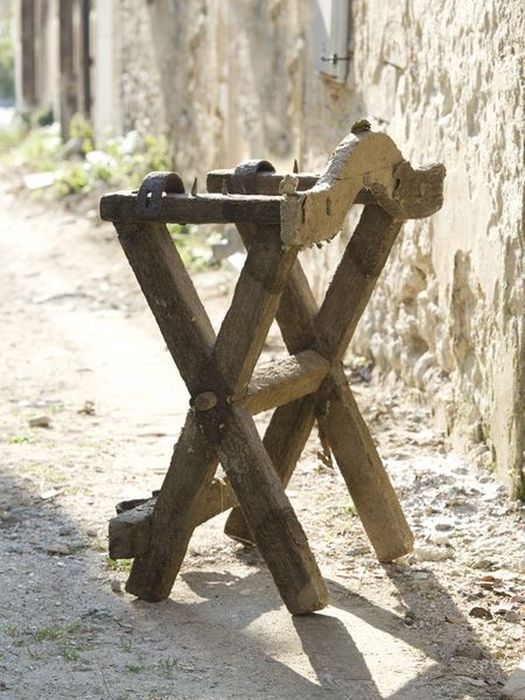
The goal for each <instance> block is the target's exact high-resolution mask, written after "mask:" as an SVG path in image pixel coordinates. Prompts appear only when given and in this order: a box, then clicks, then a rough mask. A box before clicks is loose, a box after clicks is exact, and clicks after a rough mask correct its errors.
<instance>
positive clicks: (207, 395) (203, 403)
mask: <svg viewBox="0 0 525 700" xmlns="http://www.w3.org/2000/svg"><path fill="white" fill-rule="evenodd" d="M217 403H218V399H217V396H216V394H214V393H213V391H203V392H202V394H197V396H196V397H195V398H194V399H193V400H192V402H191V404H192V406H193V407H194V408H196V409H197V411H209V410H210V409H212V408H215V406H216V405H217Z"/></svg>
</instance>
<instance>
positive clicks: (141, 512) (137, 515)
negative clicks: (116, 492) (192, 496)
mask: <svg viewBox="0 0 525 700" xmlns="http://www.w3.org/2000/svg"><path fill="white" fill-rule="evenodd" d="M156 502H157V499H156V498H150V499H149V500H147V501H146V503H143V504H142V505H140V506H137V507H136V508H132V509H131V510H126V511H124V512H123V513H121V514H120V515H117V516H116V517H115V518H112V519H111V520H110V521H109V556H110V557H111V558H112V559H133V557H137V556H140V555H142V554H144V553H145V552H146V551H147V550H148V548H149V546H150V542H151V523H152V518H153V509H154V507H155V504H156ZM236 504H237V499H236V498H235V494H234V493H233V489H232V487H231V486H230V483H229V482H228V481H227V480H226V479H218V478H214V479H213V481H212V482H211V484H209V485H208V486H207V487H206V489H205V491H204V492H203V494H202V496H201V499H200V501H199V504H198V507H197V508H196V512H195V523H194V526H195V527H197V526H198V525H201V524H202V523H204V522H206V521H207V520H210V519H211V518H213V517H214V516H215V515H218V514H219V513H222V512H223V511H225V510H228V508H232V507H233V506H234V505H236Z"/></svg>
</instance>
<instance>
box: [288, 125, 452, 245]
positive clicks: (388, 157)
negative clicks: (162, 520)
mask: <svg viewBox="0 0 525 700" xmlns="http://www.w3.org/2000/svg"><path fill="white" fill-rule="evenodd" d="M444 176H445V168H444V167H443V166H442V165H433V166H430V167H429V168H423V169H420V170H414V169H413V168H412V166H411V165H410V164H409V163H407V161H405V160H404V158H403V156H402V155H401V152H400V151H399V149H398V148H397V146H396V145H395V144H394V142H393V141H392V139H390V138H389V137H388V136H387V135H386V134H382V133H377V132H373V131H370V130H369V129H364V130H360V131H359V132H358V133H350V134H349V135H348V136H347V137H346V138H344V139H343V141H341V143H340V144H339V146H338V147H337V148H336V149H335V151H334V152H333V153H332V155H331V157H330V160H329V162H328V166H327V168H326V170H325V171H324V172H323V173H322V174H321V176H320V178H319V180H318V181H317V182H316V184H315V185H314V186H313V187H312V188H311V189H310V190H307V191H305V192H295V193H292V194H290V195H288V196H284V197H283V201H282V203H281V229H282V234H281V235H282V239H283V242H284V243H285V245H286V244H290V245H299V246H301V247H305V246H308V245H311V244H312V243H316V242H320V241H323V240H330V239H331V238H333V237H334V236H335V235H337V234H338V233H339V232H340V231H341V229H342V227H343V223H344V220H345V217H346V214H347V212H348V209H349V208H350V206H351V205H352V204H353V203H354V202H355V200H356V197H357V195H358V193H359V192H360V191H361V190H362V189H363V188H364V189H367V190H369V191H370V192H371V193H372V194H373V196H374V198H375V199H376V200H377V202H378V203H379V204H380V205H381V207H383V209H385V211H387V212H388V213H389V214H390V215H391V216H393V217H395V218H398V219H406V218H421V217H425V216H429V215H430V214H433V213H434V212H436V211H437V210H438V209H439V208H440V207H441V206H442V203H443V179H444Z"/></svg>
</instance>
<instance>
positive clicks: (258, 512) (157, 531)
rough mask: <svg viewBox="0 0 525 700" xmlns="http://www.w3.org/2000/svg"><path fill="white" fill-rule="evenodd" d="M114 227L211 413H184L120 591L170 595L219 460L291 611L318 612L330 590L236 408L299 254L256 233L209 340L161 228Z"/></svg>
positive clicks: (268, 231)
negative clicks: (144, 543) (145, 541)
mask: <svg viewBox="0 0 525 700" xmlns="http://www.w3.org/2000/svg"><path fill="white" fill-rule="evenodd" d="M116 228H117V231H118V234H119V239H120V242H121V244H122V247H123V249H124V251H125V253H126V256H127V257H128V260H129V262H130V264H131V266H132V268H133V270H134V272H135V275H136V277H137V279H138V281H139V283H140V286H141V288H142V291H143V292H144V295H145V296H146V299H147V300H148V303H149V305H150V307H151V309H152V311H153V313H154V315H155V318H156V320H157V323H158V325H159V327H160V329H161V332H162V334H163V336H164V339H165V341H166V344H167V346H168V349H169V351H170V352H171V354H172V356H173V358H174V360H175V362H176V364H177V367H178V369H179V371H180V373H181V375H182V377H183V379H184V381H185V382H186V384H187V386H188V389H189V391H190V394H191V396H192V397H193V400H194V406H195V407H196V408H209V409H210V410H195V409H192V410H191V411H190V412H189V414H188V417H187V419H186V424H185V426H184V428H183V430H182V433H181V435H180V438H179V440H178V442H177V445H176V446H175V450H174V453H173V457H172V460H171V464H170V467H169V470H168V472H167V474H166V478H165V480H164V483H163V485H162V488H161V490H160V493H159V495H158V498H157V502H156V505H155V509H154V512H153V518H152V523H151V535H150V544H149V547H148V549H147V551H146V552H144V553H142V554H139V555H138V556H137V557H136V558H135V560H134V563H133V568H132V571H131V575H130V577H129V580H128V582H127V586H126V590H128V591H129V592H131V593H134V594H135V595H137V596H139V597H140V598H143V599H146V600H150V601H157V600H162V599H164V598H166V597H167V596H168V595H169V593H170V591H171V588H172V585H173V583H174V580H175V577H176V575H177V572H178V571H179V568H180V566H181V564H182V560H183V558H184V554H185V552H186V549H187V545H188V542H189V539H190V537H191V534H192V532H193V529H194V527H195V524H196V523H195V521H196V514H197V511H198V508H199V504H200V502H201V500H202V498H203V495H204V493H205V490H206V488H207V487H208V485H209V483H210V481H211V478H212V476H213V473H214V471H215V469H216V466H217V461H218V459H220V461H221V463H222V465H223V467H224V470H225V472H226V474H227V475H228V478H229V480H230V482H231V484H232V486H233V489H234V491H235V495H236V497H237V500H238V502H239V504H240V506H241V508H242V509H243V513H244V516H245V517H246V520H247V522H248V524H249V527H250V530H251V532H252V533H253V537H254V539H255V542H256V543H257V546H258V547H259V549H260V551H261V553H262V555H263V557H264V558H265V561H266V563H267V564H268V567H269V569H270V571H271V573H272V575H273V577H274V580H275V582H276V584H277V587H278V588H279V591H280V593H281V596H282V598H283V600H284V602H285V604H286V606H287V607H288V609H289V610H290V611H291V612H292V613H305V612H311V611H313V610H316V609H319V608H322V607H324V606H325V605H326V604H327V601H328V593H327V589H326V586H325V584H324V581H323V580H322V577H321V574H320V572H319V570H318V567H317V564H316V562H315V560H314V558H313V555H312V553H311V551H310V548H309V546H308V542H307V540H306V536H305V534H304V532H303V530H302V528H301V525H300V524H299V521H298V520H297V518H296V516H295V513H294V511H293V509H292V507H291V505H290V503H289V501H288V499H287V497H286V495H285V493H284V489H283V486H282V483H281V481H280V479H279V477H278V475H277V473H276V471H275V469H274V468H273V465H272V463H271V460H270V458H269V456H268V453H267V452H266V450H265V449H264V446H263V444H262V442H261V440H260V438H259V436H258V433H257V430H256V428H255V425H254V423H253V420H252V418H251V415H250V414H249V412H248V410H247V409H246V408H245V407H244V406H242V405H241V404H240V403H238V402H237V401H236V397H238V396H242V395H243V393H244V390H245V388H246V386H247V384H248V382H249V380H250V378H251V375H252V372H253V369H254V367H255V364H256V362H257V359H258V357H259V354H260V352H261V349H262V346H263V343H264V340H265V338H266V336H267V333H268V329H269V327H270V324H271V322H272V320H273V318H274V317H275V314H276V311H277V308H278V305H279V300H280V296H281V293H282V290H283V289H284V287H285V284H286V281H287V278H288V274H289V272H290V269H291V267H292V265H293V263H294V261H295V258H296V255H297V250H296V249H295V248H293V247H292V248H289V249H288V250H287V251H286V252H283V250H282V242H281V238H280V229H279V227H278V226H273V227H271V226H267V227H264V228H259V227H256V229H255V233H256V236H255V238H254V240H253V242H252V244H251V246H250V251H249V253H248V257H247V260H246V264H245V266H244V268H243V270H242V272H241V275H240V277H239V281H238V283H237V287H236V290H235V294H234V299H233V302H232V305H231V307H230V309H229V311H228V313H227V314H226V317H225V319H224V321H223V324H222V326H221V329H220V331H219V334H218V336H217V338H216V339H215V336H214V332H213V329H212V327H211V324H210V321H209V319H208V317H207V315H206V312H205V310H204V307H203V306H202V304H201V302H200V299H199V298H198V295H197V293H196V291H195V288H194V287H193V284H192V282H191V279H190V277H189V275H188V273H187V271H186V269H185V267H184V264H183V263H182V261H181V259H180V256H179V255H178V253H177V251H176V249H175V246H174V245H173V242H172V241H171V238H170V236H169V233H168V231H167V229H166V227H165V226H164V225H162V224H156V223H143V224H135V223H129V224H128V223H117V224H116ZM206 401H210V404H209V406H206Z"/></svg>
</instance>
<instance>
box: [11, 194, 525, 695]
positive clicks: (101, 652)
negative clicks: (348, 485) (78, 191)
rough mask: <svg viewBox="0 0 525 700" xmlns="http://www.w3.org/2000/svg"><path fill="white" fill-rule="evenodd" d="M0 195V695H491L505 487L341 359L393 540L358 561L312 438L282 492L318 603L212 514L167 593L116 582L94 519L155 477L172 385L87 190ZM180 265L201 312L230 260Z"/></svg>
mask: <svg viewBox="0 0 525 700" xmlns="http://www.w3.org/2000/svg"><path fill="white" fill-rule="evenodd" d="M89 206H93V205H89ZM0 209H1V212H2V226H1V237H0V251H1V256H2V261H3V265H2V267H3V270H2V275H1V278H0V285H1V293H0V341H1V344H2V348H1V349H2V353H1V356H2V370H3V371H2V373H1V376H0V391H1V399H2V406H3V412H2V422H1V427H0V442H1V462H0V532H1V539H0V557H1V566H0V698H6V699H7V698H9V699H12V700H34V699H36V698H38V699H44V698H54V699H55V700H66V699H67V700H72V699H75V698H83V699H84V700H91V699H92V700H102V699H103V700H131V699H135V698H137V699H144V700H173V699H175V698H176V699H187V700H189V699H201V698H202V699H206V700H208V699H210V700H211V699H229V698H247V699H252V698H275V699H281V698H283V699H284V698H305V699H309V698H324V697H329V698H341V699H342V698H345V699H350V700H354V699H355V700H358V699H361V698H362V699H366V700H375V699H379V698H385V699H386V698H389V699H390V700H394V699H395V700H409V699H412V700H438V699H440V698H453V699H455V700H459V699H463V700H467V699H470V698H498V697H500V696H501V688H502V685H503V683H504V681H505V678H506V676H507V674H508V673H509V672H510V671H512V670H513V669H514V668H515V667H516V666H517V664H518V662H519V660H520V658H521V657H522V655H523V652H524V639H525V637H524V623H525V584H524V580H523V579H524V573H525V560H524V554H523V543H524V539H525V538H524V527H523V526H524V521H525V510H524V507H523V506H522V505H521V504H517V503H513V502H511V501H510V500H508V499H507V497H506V496H505V495H504V492H503V489H502V488H501V487H500V486H499V485H498V484H497V483H496V482H494V480H493V479H492V476H491V475H490V474H489V473H488V472H485V471H480V470H479V469H477V468H476V467H475V466H474V465H469V464H467V463H465V462H464V461H462V460H461V459H460V458H459V457H457V456H456V455H454V454H452V453H450V452H449V451H447V449H446V447H445V443H444V440H443V438H442V436H440V435H437V434H436V433H435V432H433V430H432V428H431V422H430V416H429V415H428V411H427V409H426V407H425V406H424V405H418V404H417V403H414V402H411V403H410V402H409V401H408V398H407V396H406V392H403V391H402V390H400V389H390V390H386V389H385V388H381V387H380V386H376V385H375V384H374V382H366V381H362V378H359V377H357V376H354V377H353V383H354V389H355V393H356V397H357V399H358V402H359V404H360V405H361V407H362V410H363V413H364V415H365V417H366V420H367V422H368V423H369V425H370V426H371V428H372V429H373V432H374V435H375V437H376V439H377V441H378V444H379V447H380V452H381V455H382V456H383V458H384V460H385V462H386V465H387V468H388V470H389V472H390V474H391V477H392V479H393V482H394V484H395V486H396V488H397V490H398V493H399V494H400V497H401V500H402V502H403V506H404V508H405V510H406V513H407V516H408V518H409V521H410V524H411V526H412V527H413V529H414V532H415V533H416V537H417V549H416V553H415V554H414V555H411V556H409V557H406V558H405V560H403V561H400V562H397V563H395V564H392V565H389V566H381V565H379V564H378V563H377V561H376V560H375V558H374V556H373V553H372V551H371V550H370V547H369V545H368V543H367V540H366V537H365V535H364V533H363V531H362V529H361V526H360V523H359V519H358V518H357V516H356V515H355V512H354V510H353V507H352V504H351V501H350V499H349V497H348V495H347V494H346V492H345V488H344V483H343V481H342V478H341V477H340V475H339V474H338V472H337V470H335V471H333V470H331V469H329V468H328V467H326V466H325V465H324V464H323V463H322V461H321V460H320V458H319V457H318V454H317V450H318V445H317V441H316V439H315V436H313V437H312V439H311V441H310V443H309V445H308V447H307V450H306V452H305V454H304V456H303V459H302V461H301V464H300V468H299V470H298V473H297V475H296V477H294V480H293V481H292V483H291V485H290V489H289V495H290V498H291V500H292V502H293V504H294V507H295V508H296V510H297V512H298V515H299V517H300V519H301V522H302V523H303V525H304V528H305V530H306V532H307V534H308V536H309V538H310V541H311V545H312V548H313V550H314V552H315V554H316V557H317V558H318V561H319V564H320V566H321V569H322V571H323V573H324V575H325V577H326V579H327V581H328V586H329V589H330V592H331V599H332V603H331V606H330V607H328V608H326V609H325V610H324V611H322V613H318V614H315V615H310V616H305V617H297V618H292V617H291V616H290V615H289V614H288V613H287V611H286V610H285V608H284V607H283V605H282V603H281V601H280V598H279V596H278V593H277V591H276V589H275V587H274V584H273V581H272V579H271V577H270V575H269V573H268V571H267V570H266V568H265V566H264V563H263V562H262V560H261V558H260V557H259V555H258V553H257V551H256V550H255V549H245V548H243V547H242V546H240V545H238V544H236V543H234V542H232V541H230V540H229V539H228V538H227V537H225V536H224V534H223V533H222V524H223V522H224V519H225V516H219V517H218V518H216V519H215V520H213V521H211V522H209V523H207V524H206V525H203V526H201V527H200V528H199V529H198V530H197V531H196V533H195V537H194V539H193V540H192V543H191V545H190V550H189V553H188V556H187V559H186V561H185V563H184V566H183V569H182V571H181V574H180V576H179V578H178V580H177V582H176V584H175V586H174V589H173V592H172V595H171V597H170V599H169V600H168V601H166V602H164V603H160V604H148V603H144V602H141V601H138V600H136V599H134V598H133V597H132V596H129V595H128V594H126V593H124V592H123V585H124V582H125V580H126V576H127V569H128V568H129V563H125V562H124V563H119V564H117V563H115V562H112V561H111V560H109V559H108V556H107V549H106V547H107V538H106V532H107V522H108V520H109V518H111V517H112V516H113V514H114V505H115V503H117V502H118V501H120V500H122V499H125V498H133V497H141V496H146V495H148V494H149V493H150V492H151V490H152V489H154V488H158V487H159V485H160V483H161V480H162V476H163V474H164V472H165V469H166V466H167V464H168V462H169V458H170V454H171V449H172V446H173V443H174V441H175V439H176V436H177V434H178V431H179V430H180V427H181V424H182V421H183V418H184V415H185V413H186V407H187V400H188V397H187V394H186V390H185V388H184V385H183V384H182V382H181V379H180V378H179V376H178V374H177V372H176V370H175V367H174V365H173V363H172V361H171V358H170V357H169V355H168V353H167V351H166V349H165V347H164V344H163V342H162V339H161V337H160V334H159V332H158V330H157V328H156V326H155V324H154V321H153V320H152V317H151V314H150V313H149V310H148V309H147V308H146V306H145V302H144V301H143V299H142V298H141V295H140V293H139V291H138V289H137V285H136V283H135V280H134V278H133V277H132V274H131V272H130V271H129V269H128V267H127V264H126V262H125V260H124V256H123V254H122V252H121V250H120V249H119V247H118V243H117V242H116V240H115V236H114V234H113V232H112V229H111V227H110V226H108V225H105V224H100V223H99V222H98V220H97V216H96V211H95V210H93V209H90V208H87V207H86V205H84V209H83V210H82V211H80V212H79V211H78V210H77V209H75V210H74V211H68V210H67V209H65V208H64V206H63V205H58V204H53V205H49V204H47V205H45V206H44V205H42V204H33V203H30V204H28V202H27V197H26V196H25V195H23V194H20V193H18V194H16V195H13V194H12V193H10V192H9V188H8V186H7V184H6V185H4V187H3V190H2V192H1V194H0ZM197 285H198V287H199V290H200V293H201V294H202V296H203V297H204V298H205V300H206V304H207V307H208V309H209V310H210V313H211V315H212V317H213V319H214V321H215V322H218V321H220V318H221V314H222V313H223V312H224V309H225V305H226V298H227V297H226V295H227V293H228V292H230V291H231V288H232V277H231V274H230V273H229V272H228V271H225V270H213V271H208V272H205V273H201V274H199V275H198V276H197ZM277 344H278V341H277V339H276V338H273V339H272V340H271V341H270V342H269V343H268V347H267V349H266V353H267V354H268V353H270V354H271V353H275V352H276V348H277ZM42 417H44V418H46V419H49V420H50V426H49V427H47V428H46V427H30V425H29V421H30V420H32V419H36V418H42ZM265 419H266V420H267V417H266V416H262V417H261V420H260V421H259V423H260V425H261V426H263V425H264V422H265Z"/></svg>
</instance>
